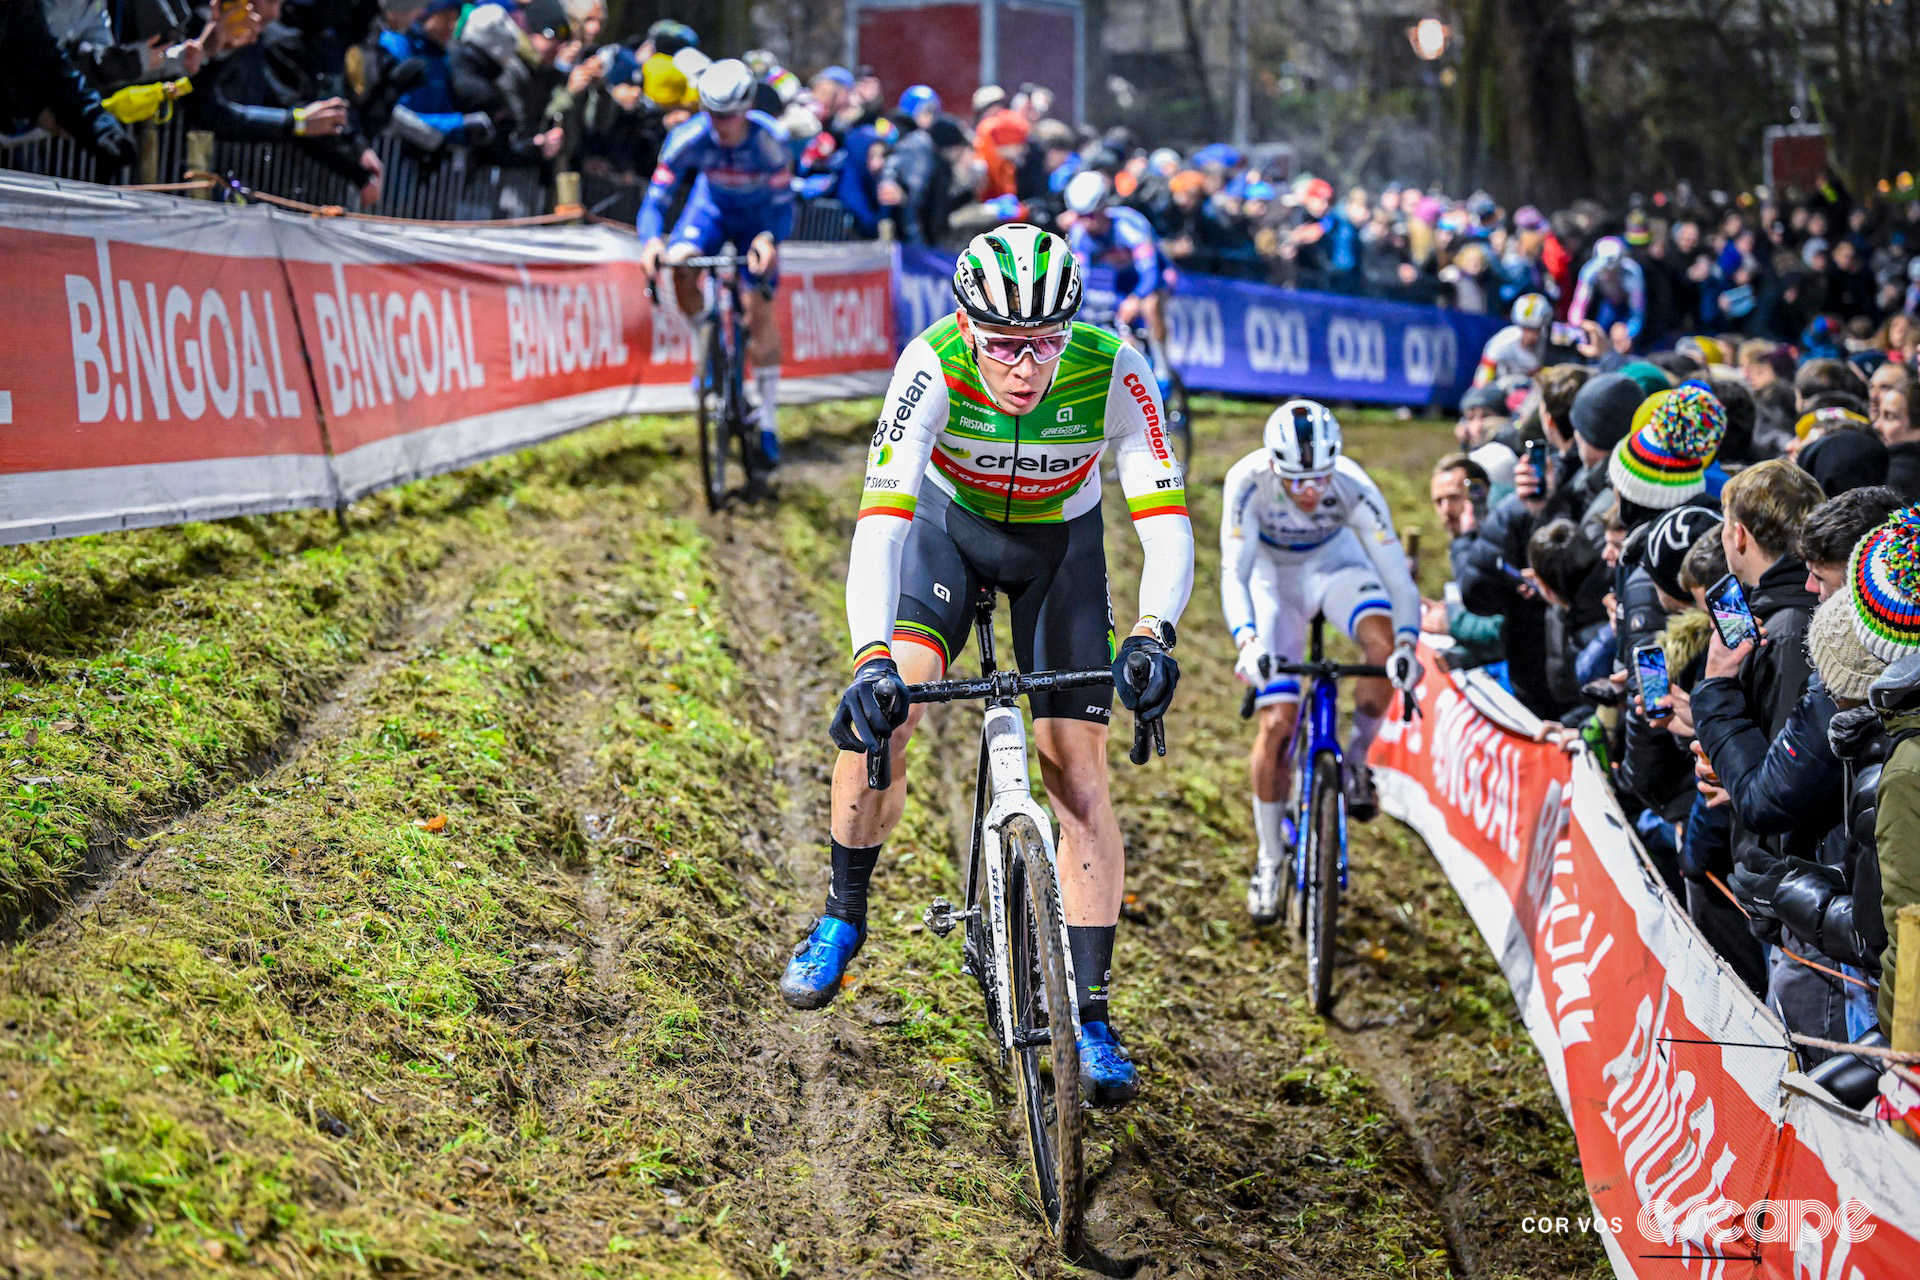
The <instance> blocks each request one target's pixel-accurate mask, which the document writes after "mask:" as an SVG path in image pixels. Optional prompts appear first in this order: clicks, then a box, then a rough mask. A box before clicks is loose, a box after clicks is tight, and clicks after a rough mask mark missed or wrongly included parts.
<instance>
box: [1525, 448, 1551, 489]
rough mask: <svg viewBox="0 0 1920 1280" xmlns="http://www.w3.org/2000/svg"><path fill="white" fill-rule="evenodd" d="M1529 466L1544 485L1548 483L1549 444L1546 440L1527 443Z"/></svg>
mask: <svg viewBox="0 0 1920 1280" xmlns="http://www.w3.org/2000/svg"><path fill="white" fill-rule="evenodd" d="M1527 465H1528V466H1530V467H1532V468H1533V474H1534V475H1535V476H1536V477H1538V478H1539V481H1540V483H1541V484H1543V485H1544V484H1545V483H1546V482H1547V442H1546V441H1545V440H1529V441H1527Z"/></svg>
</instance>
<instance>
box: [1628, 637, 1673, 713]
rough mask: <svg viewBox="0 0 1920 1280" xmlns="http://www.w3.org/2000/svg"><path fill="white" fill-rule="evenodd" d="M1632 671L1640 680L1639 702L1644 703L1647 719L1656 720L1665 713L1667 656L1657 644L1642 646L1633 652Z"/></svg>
mask: <svg viewBox="0 0 1920 1280" xmlns="http://www.w3.org/2000/svg"><path fill="white" fill-rule="evenodd" d="M1633 669H1634V671H1635V673H1636V674H1638V676H1639V678H1640V700H1641V701H1642V702H1644V703H1646V707H1647V718H1648V719H1650V720H1651V719H1658V718H1659V717H1661V716H1663V715H1665V714H1666V712H1667V690H1668V687H1669V686H1668V682H1667V654H1666V651H1665V650H1664V649H1662V648H1661V647H1660V646H1659V645H1657V644H1643V645H1641V646H1640V647H1639V648H1638V649H1635V650H1634V651H1633Z"/></svg>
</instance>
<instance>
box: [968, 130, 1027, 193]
mask: <svg viewBox="0 0 1920 1280" xmlns="http://www.w3.org/2000/svg"><path fill="white" fill-rule="evenodd" d="M1032 127H1033V126H1031V125H1029V124H1028V123H1027V118H1026V117H1025V116H1023V115H1021V114H1020V113H1019V112H1018V111H1013V110H1009V109H1008V108H1006V107H1002V108H1001V109H1000V110H998V111H994V112H990V113H988V114H987V115H986V116H984V117H982V118H981V121H980V126H979V128H978V129H976V130H975V131H974V139H973V149H974V151H975V152H977V153H978V154H979V156H980V159H981V160H982V161H983V162H985V164H986V166H987V178H986V181H985V182H983V183H982V184H981V186H980V198H981V199H982V200H991V199H993V198H994V197H995V196H1010V195H1013V194H1014V185H1015V184H1014V171H1015V170H1016V169H1017V168H1018V156H1019V148H1021V147H1023V146H1025V145H1026V141H1027V134H1028V132H1029V131H1030V130H1031V129H1032Z"/></svg>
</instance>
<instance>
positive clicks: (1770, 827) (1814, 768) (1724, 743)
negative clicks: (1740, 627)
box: [1693, 459, 1846, 1039]
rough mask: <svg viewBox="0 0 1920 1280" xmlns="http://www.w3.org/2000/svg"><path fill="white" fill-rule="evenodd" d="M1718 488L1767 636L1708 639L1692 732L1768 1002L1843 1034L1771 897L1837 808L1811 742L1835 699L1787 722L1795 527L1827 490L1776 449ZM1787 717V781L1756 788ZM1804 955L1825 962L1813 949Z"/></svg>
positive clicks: (1804, 681) (1736, 567)
mask: <svg viewBox="0 0 1920 1280" xmlns="http://www.w3.org/2000/svg"><path fill="white" fill-rule="evenodd" d="M1721 498H1722V501H1723V503H1724V508H1725V513H1726V520H1725V523H1724V524H1722V526H1721V530H1720V541H1721V545H1722V547H1723V548H1724V549H1725V551H1726V554H1727V565H1728V568H1729V570H1730V572H1731V574H1732V576H1733V577H1734V579H1735V580H1737V581H1738V582H1739V584H1740V586H1741V588H1742V589H1743V591H1744V592H1745V594H1746V599H1747V603H1748V607H1749V609H1750V610H1751V612H1752V615H1753V617H1754V620H1755V621H1756V622H1757V623H1758V624H1759V626H1760V627H1761V629H1762V631H1763V633H1764V636H1765V640H1764V642H1762V643H1758V644H1756V643H1754V642H1752V641H1747V642H1743V643H1742V644H1740V645H1739V646H1738V647H1734V648H1729V647H1728V646H1727V645H1726V643H1725V642H1724V641H1723V640H1722V638H1721V637H1720V636H1719V635H1718V634H1717V633H1716V634H1715V635H1714V636H1713V637H1711V638H1710V639H1709V641H1708V648H1707V666H1706V676H1707V678H1706V679H1705V680H1703V681H1701V683H1700V684H1699V686H1698V687H1697V688H1696V689H1695V690H1694V695H1693V722H1694V731H1695V733H1696V734H1697V735H1698V737H1699V740H1700V744H1701V746H1702V748H1703V749H1704V750H1705V752H1706V756H1707V759H1708V760H1709V761H1710V762H1711V764H1712V767H1713V771H1714V772H1715V773H1716V774H1718V775H1719V777H1720V785H1721V786H1723V787H1724V788H1726V790H1727V793H1728V795H1729V797H1730V799H1731V801H1732V803H1731V808H1732V810H1733V815H1732V816H1733V854H1734V860H1735V862H1736V864H1737V866H1736V869H1735V871H1734V873H1733V876H1732V877H1731V878H1730V880H1729V882H1728V883H1729V887H1730V888H1731V889H1732V891H1733V892H1734V894H1735V896H1736V897H1738V898H1739V899H1740V903H1741V905H1742V906H1743V907H1744V908H1745V909H1746V911H1747V912H1748V914H1749V915H1750V916H1752V917H1753V922H1752V928H1753V930H1754V932H1755V934H1756V936H1759V937H1761V938H1762V940H1764V941H1766V942H1767V943H1768V944H1769V945H1771V946H1773V947H1774V948H1775V949H1774V950H1773V951H1772V952H1771V954H1770V956H1769V963H1768V975H1769V976H1768V999H1769V1002H1770V1003H1771V1004H1772V1005H1773V1007H1774V1008H1775V1010H1776V1011H1777V1012H1779V1013H1780V1015H1781V1017H1782V1019H1783V1020H1785V1022H1786V1023H1787V1025H1788V1026H1789V1027H1791V1028H1793V1029H1794V1030H1797V1031H1802V1032H1805V1033H1807V1034H1809V1035H1815V1036H1820V1037H1823V1038H1827V1039H1844V1038H1845V1031H1846V1028H1845V1020H1844V1014H1843V1009H1844V1002H1843V993H1842V992H1841V990H1840V987H1839V984H1838V983H1837V981H1836V980H1835V979H1833V978H1831V977H1828V976H1827V975H1826V974H1823V973H1821V972H1819V971H1818V970H1816V969H1812V968H1809V967H1808V966H1806V965H1803V964H1800V963H1799V962H1797V961H1794V960H1791V959H1788V958H1786V957H1785V956H1784V955H1782V953H1781V952H1780V951H1779V950H1778V945H1779V942H1780V924H1779V920H1778V917H1777V915H1776V914H1775V913H1774V910H1773V905H1772V898H1773V891H1774V890H1775V888H1777V886H1778V885H1779V883H1780V880H1781V879H1782V878H1783V877H1784V876H1785V875H1786V873H1787V872H1788V870H1789V869H1790V866H1791V863H1790V859H1793V858H1810V857H1811V856H1813V854H1814V852H1815V850H1816V848H1817V846H1818V844H1819V842H1820V840H1821V838H1822V837H1823V836H1824V835H1825V833H1826V831H1827V830H1828V829H1829V828H1830V827H1832V826H1833V825H1834V823H1835V822H1837V821H1838V820H1839V816H1840V802H1841V797H1840V782H1841V779H1840V776H1839V768H1838V762H1837V761H1836V760H1835V759H1834V758H1833V756H1832V754H1831V752H1822V751H1819V750H1817V744H1818V743H1823V742H1824V740H1825V721H1826V720H1827V719H1831V717H1832V704H1831V702H1830V701H1829V702H1824V703H1820V704H1819V705H1818V706H1814V707H1809V708H1807V709H1805V710H1803V711H1802V712H1801V715H1800V718H1799V719H1798V720H1797V721H1796V720H1795V713H1796V710H1798V709H1800V703H1801V699H1802V695H1803V694H1805V693H1806V692H1807V686H1808V683H1809V680H1810V678H1811V676H1812V674H1813V673H1812V667H1811V665H1810V663H1809V661H1808V658H1807V651H1806V637H1807V628H1808V625H1809V624H1810V623H1811V621H1812V618H1813V610H1814V608H1815V607H1816V606H1817V605H1818V604H1819V599H1818V597H1817V596H1816V595H1815V594H1814V593H1813V592H1810V591H1808V590H1807V587H1806V582H1807V568H1806V565H1805V564H1804V563H1803V562H1802V561H1801V560H1800V558H1799V556H1798V554H1796V552H1797V550H1798V547H1799V531H1800V527H1801V526H1802V525H1803V524H1805V523H1806V522H1807V519H1808V517H1809V516H1810V515H1811V514H1812V512H1813V511H1814V509H1815V508H1816V507H1818V506H1819V505H1820V504H1821V502H1822V501H1823V500H1824V499H1825V495H1824V494H1823V493H1821V491H1820V486H1819V484H1818V483H1816V482H1815V481H1814V479H1813V477H1812V476H1810V475H1808V474H1807V473H1806V472H1804V471H1802V470H1800V468H1798V467H1796V466H1794V465H1793V464H1792V463H1790V462H1787V461H1786V460H1784V459H1774V460H1772V461H1769V462H1763V463H1760V464H1758V465H1757V466H1753V467H1749V468H1748V469H1747V470H1745V471H1743V472H1741V473H1740V474H1739V475H1737V476H1734V477H1733V478H1732V479H1730V480H1728V481H1727V487H1726V489H1725V490H1724V491H1723V492H1722V494H1721ZM1790 723H1791V724H1792V726H1793V727H1794V729H1795V731H1796V732H1797V733H1799V734H1800V735H1801V741H1802V743H1803V749H1802V750H1801V751H1800V753H1799V754H1798V755H1797V756H1795V757H1793V758H1792V764H1793V766H1794V767H1793V768H1791V769H1790V770H1788V772H1789V775H1790V781H1792V782H1793V783H1794V784H1795V785H1794V786H1792V787H1788V786H1786V785H1785V784H1781V785H1768V786H1763V785H1762V784H1763V783H1764V782H1766V779H1765V778H1764V777H1761V776H1759V774H1758V768H1759V765H1758V763H1757V762H1758V761H1763V760H1764V758H1765V754H1766V751H1765V744H1767V743H1770V742H1772V741H1773V740H1774V739H1776V738H1779V737H1780V736H1781V735H1782V734H1784V733H1786V732H1787V731H1788V729H1789V726H1790ZM1739 743H1745V744H1747V745H1748V747H1749V748H1751V747H1752V746H1754V745H1756V744H1757V745H1758V746H1759V747H1760V750H1759V751H1758V753H1757V754H1756V753H1755V752H1753V751H1752V750H1751V749H1749V750H1747V751H1746V752H1745V753H1742V752H1740V751H1738V750H1736V745H1737V744H1739ZM1783 797H1785V798H1784V799H1783ZM1807 958H1808V959H1811V960H1814V961H1816V962H1820V961H1821V956H1820V955H1809V956H1808V957H1807Z"/></svg>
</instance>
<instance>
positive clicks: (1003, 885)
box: [867, 588, 1166, 1258]
mask: <svg viewBox="0 0 1920 1280" xmlns="http://www.w3.org/2000/svg"><path fill="white" fill-rule="evenodd" d="M993 604H994V592H993V590H992V589H991V588H983V589H982V590H980V591H979V592H977V593H976V595H975V596H974V601H973V608H974V633H975V636H976V637H977V640H978V643H979V646H980V658H981V667H982V673H981V675H980V676H979V677H978V678H977V679H973V680H940V681H934V682H931V683H927V684H916V685H909V686H908V687H907V701H908V704H909V705H911V704H913V703H916V702H920V703H934V702H959V701H971V700H975V699H980V700H984V701H985V703H986V708H985V716H984V719H983V723H982V726H981V734H980V758H979V767H978V771H977V773H976V774H975V778H974V800H973V832H972V838H971V841H970V843H969V847H968V851H967V866H966V878H965V880H964V881H963V883H964V884H965V886H966V905H965V907H964V908H963V909H961V910H958V911H956V910H954V907H953V904H952V903H950V902H948V901H947V900H946V899H945V898H935V899H934V900H933V904H932V905H931V906H929V907H928V908H927V910H926V912H925V914H924V916H923V919H924V920H925V922H926V926H927V928H928V929H929V930H930V931H932V932H933V933H935V934H936V935H938V936H940V937H943V938H944V937H947V936H948V935H950V934H951V933H952V932H953V931H954V929H955V928H957V927H959V926H960V925H962V924H964V925H966V934H965V941H964V943H963V946H962V961H961V966H962V968H963V970H964V971H965V972H966V973H967V974H969V975H970V976H971V977H973V978H974V980H975V981H977V982H978V983H979V984H980V993H981V996H982V998H983V999H984V1001H985V1003H986V1006H987V1008H986V1015H987V1029H988V1032H989V1034H991V1036H992V1037H993V1039H994V1042H995V1043H996V1044H997V1045H998V1047H999V1049H1000V1058H1001V1063H1002V1065H1003V1066H1005V1065H1006V1064H1007V1063H1008V1062H1009V1061H1010V1060H1011V1059H1013V1058H1014V1057H1015V1056H1016V1055H1017V1056H1018V1059H1019V1071H1018V1076H1019V1080H1020V1090H1019V1092H1020V1107H1019V1110H1021V1111H1024V1113H1025V1118H1026V1126H1027V1142H1028V1148H1029V1152H1030V1154H1031V1155H1032V1157H1033V1172H1034V1180H1035V1183H1036V1184H1037V1188H1038V1191H1039V1195H1040V1207H1041V1210H1042V1216H1043V1217H1044V1218H1045V1219H1046V1221H1047V1223H1048V1226H1049V1227H1050V1229H1051V1230H1052V1232H1053V1236H1054V1240H1055V1243H1056V1244H1057V1245H1058V1246H1059V1247H1060V1248H1061V1250H1062V1251H1063V1252H1064V1253H1065V1254H1066V1255H1067V1256H1068V1257H1070V1258H1071V1257H1076V1256H1077V1255H1078V1253H1079V1249H1080V1242H1081V1234H1080V1233H1081V1217H1082V1214H1083V1212H1084V1209H1085V1188H1084V1183H1083V1181H1082V1176H1081V1169H1082V1165H1081V1136H1080V1121H1079V1112H1080V1080H1079V1054H1078V1048H1077V1041H1078V1035H1079V1030H1080V1010H1079V1005H1078V999H1077V992H1078V982H1077V980H1076V979H1075V976H1074V972H1073V952H1072V948H1071V947H1070V946H1069V944H1068V941H1067V930H1066V918H1065V914H1064V911H1063V909H1062V905H1061V903H1060V898H1059V861H1058V857H1057V854H1056V847H1055V843H1054V831H1053V822H1052V820H1051V819H1050V818H1049V817H1048V816H1047V812H1046V810H1045V809H1044V808H1042V807H1041V805H1040V802H1039V801H1038V800H1037V799H1036V798H1035V797H1034V794H1033V786H1032V782H1031V781H1030V772H1029V768H1028V755H1027V730H1026V724H1025V721H1024V720H1023V718H1022V716H1021V714H1020V704H1019V699H1020V697H1021V696H1022V695H1023V694H1033V693H1044V692H1050V691H1055V690H1067V689H1083V688H1091V687H1095V686H1100V685H1111V684H1112V683H1113V672H1112V670H1111V669H1110V668H1107V667H1099V668H1095V669H1092V670H1087V671H1042V672H1036V673H1034V674H1032V675H1022V674H1020V673H1019V672H1015V671H1000V670H998V669H997V667H996V664H995V658H994V644H993ZM1149 669H1150V663H1149V661H1148V659H1147V658H1146V656H1145V655H1144V654H1141V655H1136V657H1135V658H1134V659H1133V660H1132V661H1130V662H1129V664H1128V669H1127V673H1126V675H1127V680H1128V683H1129V685H1131V686H1132V687H1134V688H1140V687H1142V686H1143V685H1144V684H1145V682H1146V679H1147V675H1148V671H1149ZM1150 742H1151V743H1152V745H1153V748H1154V749H1155V750H1157V751H1158V752H1159V753H1160V754H1161V755H1165V754H1166V737H1165V729H1164V726H1163V725H1162V723H1161V721H1160V720H1158V719H1155V720H1153V721H1152V722H1150V723H1142V722H1140V721H1138V720H1136V721H1135V723H1134V735H1133V749H1132V752H1131V758H1132V760H1133V762H1134V763H1135V764H1144V763H1145V762H1146V760H1147V754H1148V744H1149V743H1150ZM891 784H892V755H891V735H889V739H888V740H887V741H883V742H882V743H881V744H880V749H879V750H878V751H875V752H872V753H870V754H869V755H868V756H867V785H868V786H869V787H871V788H873V789H874V790H882V791H883V790H885V789H886V788H887V787H888V786H890V785H891ZM1033 845H1037V846H1038V848H1037V850H1036V849H1035V848H1033V847H1032V846H1033ZM1036 855H1037V858H1038V862H1039V863H1040V864H1041V865H1040V866H1038V867H1035V866H1034V865H1033V863H1034V860H1035V858H1036ZM1036 898H1038V899H1039V900H1040V903H1039V906H1040V909H1038V910H1035V906H1036V903H1035V899H1036ZM1029 925H1031V932H1030V930H1029ZM1040 932H1044V933H1045V934H1047V935H1050V936H1047V937H1038V936H1034V935H1035V934H1038V933H1040ZM1049 993H1051V994H1049ZM1034 1020H1037V1021H1038V1022H1039V1025H1028V1023H1029V1021H1034ZM1063 1040H1071V1041H1074V1042H1075V1043H1062V1041H1063ZM1043 1051H1044V1052H1045V1053H1046V1055H1047V1058H1048V1064H1047V1070H1046V1071H1045V1072H1044V1073H1043V1072H1042V1071H1041V1069H1040V1065H1039V1056H1040V1054H1041V1053H1042V1052H1043ZM1048 1080H1050V1081H1051V1092H1050V1093H1049V1091H1048V1086H1047V1083H1046V1082H1047V1081H1048Z"/></svg>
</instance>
